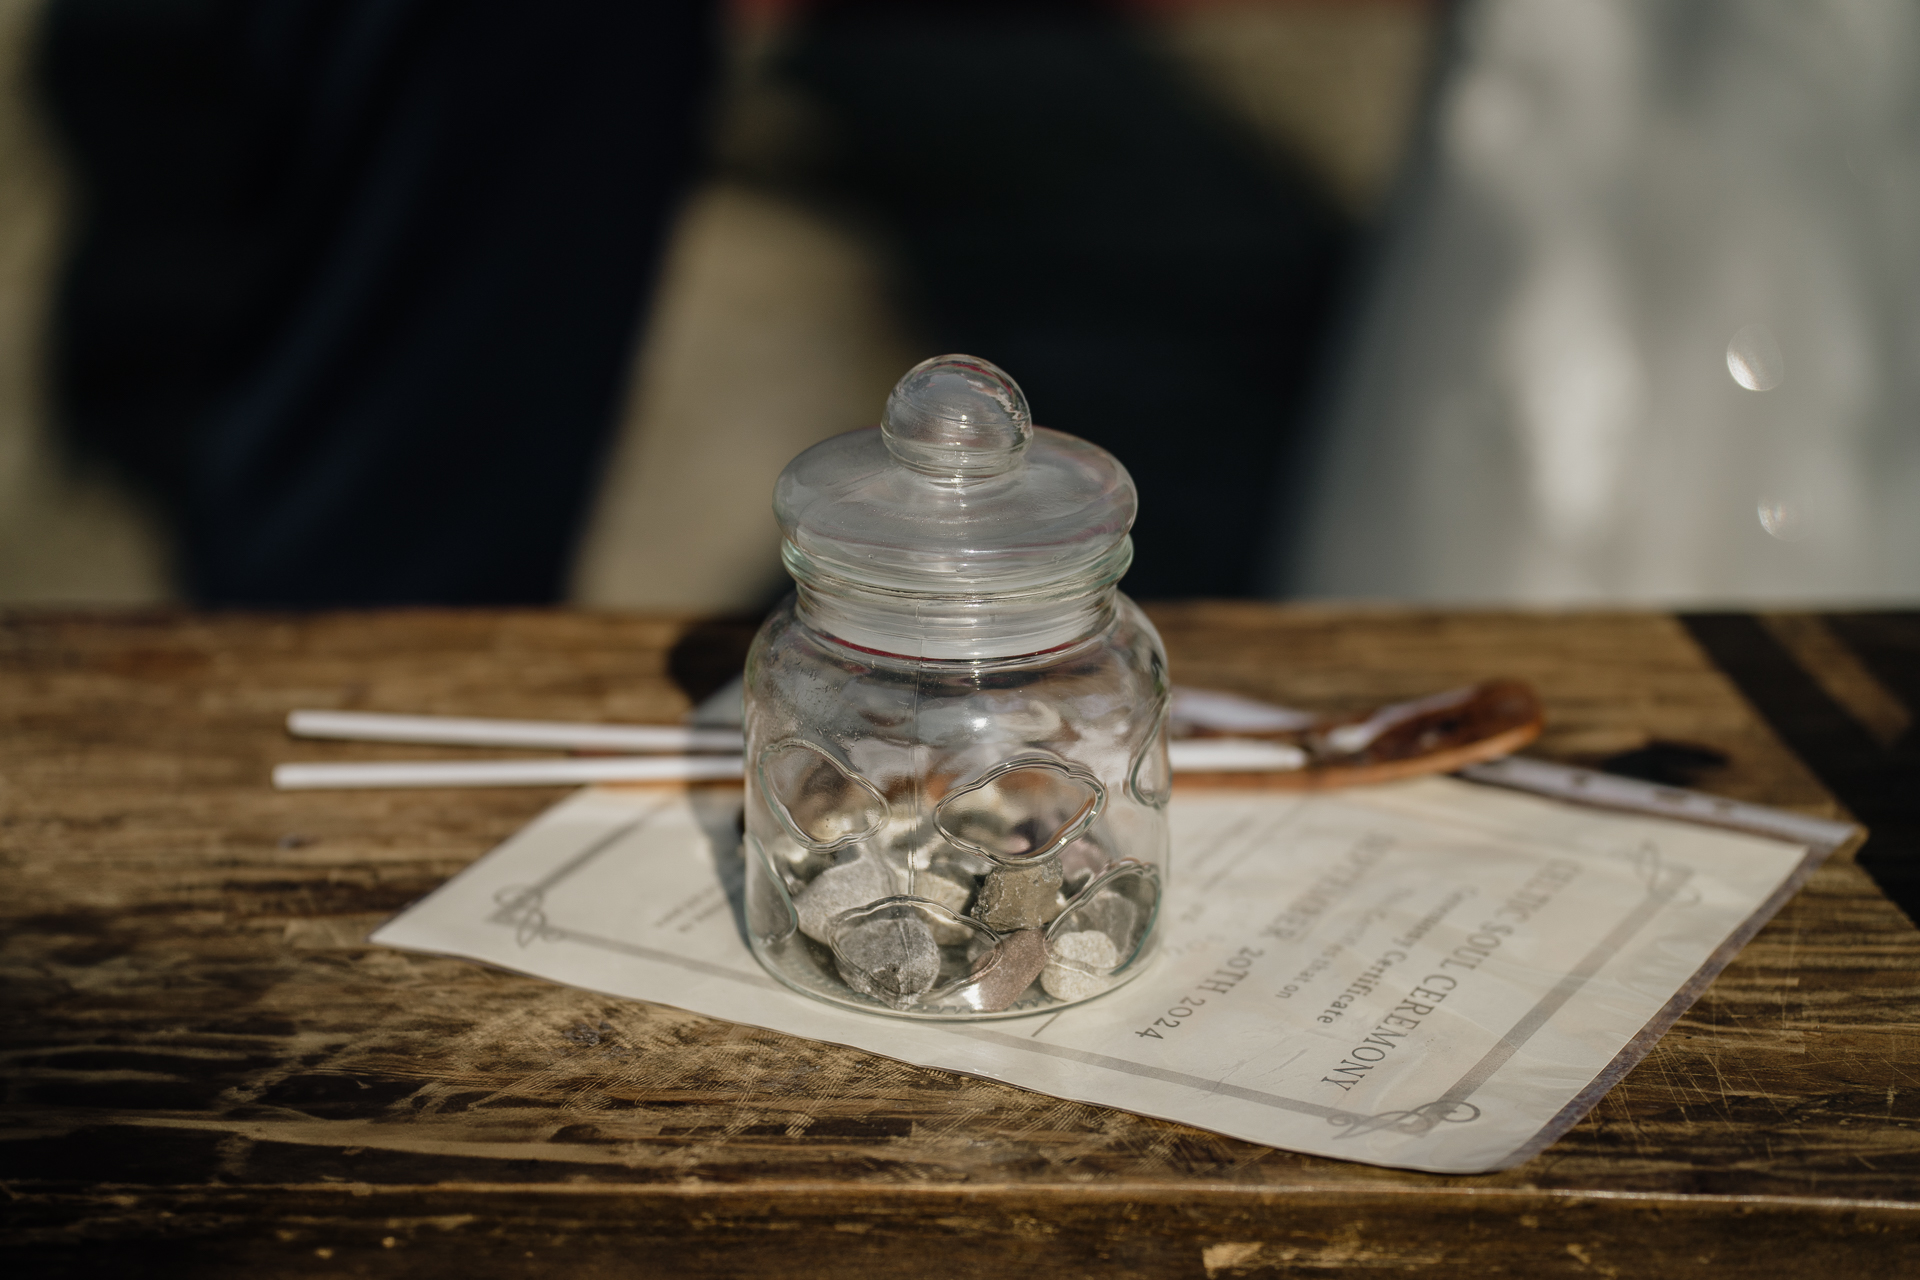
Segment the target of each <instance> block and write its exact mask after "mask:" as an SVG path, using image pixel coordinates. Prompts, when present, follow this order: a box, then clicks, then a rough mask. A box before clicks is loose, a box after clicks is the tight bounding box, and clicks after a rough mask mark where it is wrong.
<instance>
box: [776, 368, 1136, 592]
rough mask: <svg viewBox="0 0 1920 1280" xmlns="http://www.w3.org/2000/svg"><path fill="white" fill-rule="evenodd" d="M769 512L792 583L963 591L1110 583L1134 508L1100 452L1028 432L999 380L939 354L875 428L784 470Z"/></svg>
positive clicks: (1126, 483)
mask: <svg viewBox="0 0 1920 1280" xmlns="http://www.w3.org/2000/svg"><path fill="white" fill-rule="evenodd" d="M773 507H774V515H775V516H776V518H777V519H778V520H779V522H780V530H781V532H782V533H783V534H784V535H785V537H786V549H785V551H786V558H787V564H788V567H789V568H790V569H791V570H793V572H794V574H795V576H796V577H798V578H800V579H801V580H802V581H815V582H816V585H824V584H820V583H818V582H817V581H816V580H817V579H818V578H819V577H820V575H822V574H827V575H831V576H833V577H837V578H841V579H845V580H848V581H850V582H853V583H855V584H858V585H860V586H865V587H871V588H878V589H880V590H884V591H901V592H911V593H918V594H932V595H977V594H991V593H1000V592H1021V591H1031V590H1041V589H1045V588H1047V587H1051V586H1056V585H1066V584H1068V583H1069V582H1071V581H1072V580H1074V579H1076V578H1080V577H1084V576H1086V575H1088V574H1090V573H1097V574H1098V575H1099V576H1100V577H1102V578H1103V579H1104V581H1105V582H1111V581H1113V580H1114V579H1116V578H1117V577H1118V576H1119V574H1120V573H1122V572H1124V571H1125V569H1126V564H1127V561H1128V559H1129V558H1130V554H1129V552H1130V547H1129V546H1127V545H1126V539H1127V530H1128V529H1129V528H1130V527H1131V526H1132V524H1133V518H1134V512H1135V509H1136V507H1137V499H1136V496H1135V493H1134V488H1133V480H1132V478H1131V477H1129V476H1128V475H1127V470H1126V468H1125V467H1123V466H1121V465H1120V462H1119V460H1118V459H1117V458H1115V457H1114V456H1113V455H1112V454H1110V453H1108V452H1107V451H1106V450H1105V449H1102V448H1100V447H1099V446H1097V445H1093V444H1089V443H1087V442H1086V441H1085V440H1080V439H1077V438H1075V437H1073V436H1070V435H1065V434H1063V433H1061V432H1058V431H1049V430H1047V429H1045V428H1043V427H1035V426H1034V425H1033V419H1032V415H1031V414H1030V413H1029V412H1028V409H1027V398H1026V396H1025V395H1023V394H1022V393H1021V391H1020V387H1019V385H1018V384H1017V383H1015V382H1014V380H1013V379H1012V378H1010V377H1008V376H1007V375H1006V374H1005V373H1004V372H1002V371H1001V370H1000V369H998V368H996V367H995V366H994V365H992V364H990V363H988V362H987V361H985V360H981V359H978V358H977V357H974V356H962V355H949V356H938V357H936V358H934V359H932V360H927V361H924V362H922V363H920V364H918V365H915V366H914V367H913V368H912V369H911V370H909V371H908V372H907V375H906V376H905V377H903V378H901V379H900V381H899V383H898V384H897V385H896V386H895V387H894V389H893V394H892V395H890V396H888V397H887V408H886V416H885V418H884V419H883V420H882V422H881V425H880V426H878V427H869V428H868V429H866V430H864V431H850V432H848V433H846V434H845V435H839V436H835V437H833V438H832V439H830V440H823V441H822V442H820V443H819V444H817V445H814V446H813V447H812V448H811V449H808V450H807V451H806V452H804V453H802V454H801V455H800V456H799V457H797V458H795V459H794V460H793V461H792V462H791V463H789V464H788V465H787V469H786V470H785V471H784V472H782V473H781V475H780V480H779V483H778V484H777V485H776V486H775V488H774V499H773ZM1086 585H1088V586H1092V585H1094V584H1092V583H1088V584H1086ZM1102 585H1104V583H1102Z"/></svg>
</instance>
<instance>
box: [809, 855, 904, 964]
mask: <svg viewBox="0 0 1920 1280" xmlns="http://www.w3.org/2000/svg"><path fill="white" fill-rule="evenodd" d="M895 892H896V890H895V889H894V887H893V873H892V872H891V871H889V870H888V869H887V868H886V866H885V865H883V864H882V863H880V862H879V861H878V860H877V859H874V858H857V859H855V860H854V861H852V862H843V863H841V864H840V865H839V866H837V867H828V868H827V869H826V870H825V871H822V872H821V873H820V874H819V875H817V876H815V877H814V878H813V880H812V882H811V883H809V884H808V885H807V887H806V888H804V889H802V890H801V891H800V892H799V893H796V894H794V895H793V910H794V914H795V915H797V916H799V917H800V932H802V933H804V934H806V935H807V936H808V937H809V938H812V939H813V940H814V941H815V942H825V943H831V942H832V941H833V931H832V929H831V927H830V926H831V925H832V923H833V918H834V917H835V916H837V915H839V914H840V913H841V912H842V911H851V910H853V908H855V907H864V906H866V905H867V904H868V903H869V902H875V901H878V900H879V899H881V898H886V897H890V896H892V895H893V894H894V893H895Z"/></svg>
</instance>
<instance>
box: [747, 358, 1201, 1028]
mask: <svg viewBox="0 0 1920 1280" xmlns="http://www.w3.org/2000/svg"><path fill="white" fill-rule="evenodd" d="M1136 505H1137V500H1136V497H1135V492H1134V487H1133V482H1132V480H1131V479H1130V478H1129V477H1128V475H1127V472H1126V469H1125V468H1124V467H1122V466H1121V465H1120V463H1119V462H1118V461H1117V460H1116V459H1115V458H1114V457H1113V456H1112V455H1111V454H1109V453H1107V452H1106V451H1105V450H1103V449H1100V448H1099V447H1097V446H1095V445H1092V444H1089V443H1087V442H1086V441H1084V440H1079V439H1076V438H1075V437H1073V436H1070V435H1065V434H1062V433H1060V432H1057V431H1049V430H1046V429H1044V428H1036V427H1034V426H1033V425H1032V421H1031V417H1030V415H1029V413H1028V409H1027V401H1026V397H1025V396H1024V395H1023V394H1022V393H1021V391H1020V388H1019V386H1018V385H1017V384H1015V382H1014V381H1013V379H1012V378H1010V377H1008V376H1007V375H1006V374H1005V373H1004V372H1002V371H1001V370H1000V369H998V368H996V367H995V366H993V365H992V364H990V363H988V362H987V361H985V360H980V359H975V358H973V357H970V356H942V357H939V358H937V359H933V360H928V361H926V362H924V363H923V364H920V365H917V366H916V367H915V368H913V369H912V370H910V371H909V372H908V373H907V375H906V376H905V377H904V378H902V379H901V380H900V382H899V384H898V385H897V386H895V387H894V389H893V393H892V395H891V396H890V397H889V398H888V400H887V406H886V416H885V419H884V421H883V423H882V425H881V426H879V427H878V428H869V429H867V430H864V431H852V432H848V433H847V434H845V435H841V436H835V437H834V438H832V439H830V440H826V441H824V442H822V443H820V444H817V445H815V446H814V447H812V448H811V449H808V450H807V451H806V452H804V453H802V454H801V455H800V456H799V457H797V458H795V459H794V460H793V461H792V462H791V463H790V464H789V465H788V466H787V469H786V470H785V472H783V473H782V474H781V476H780V480H779V483H778V485H777V487H776V488H775V491H774V512H775V515H776V516H777V517H778V519H779V523H780V528H781V532H782V534H783V535H784V541H783V544H782V555H783V559H784V561H785V563H786V567H787V570H788V571H789V572H790V573H791V574H792V575H793V580H794V583H795V586H796V591H795V593H794V595H792V596H790V597H789V598H788V600H787V601H786V603H784V604H783V605H782V606H781V607H780V608H779V609H777V610H776V611H775V612H774V613H773V615H772V616H771V617H769V618H768V619H767V622H766V624H765V625H764V626H763V627H762V628H761V630H760V634H759V636H758V637H757V638H756V639H755V641H754V645H753V649H752V652H751V654H750V656H749V657H748V659H747V676H746V739H747V741H746V751H747V756H746V763H747V810H746V841H745V845H746V859H747V872H746V877H747V882H746V911H747V924H748V929H749V931H750V933H751V935H752V938H751V941H752V945H753V950H754V954H755V955H756V956H758V957H759V959H760V962H761V963H762V964H763V965H765V966H766V968H767V969H768V971H770V972H771V973H772V974H773V975H774V976H775V977H776V978H778V979H780V980H781V981H782V982H784V983H786V984H788V985H789V986H791V987H794V988H796V989H797V990H799V991H801V992H804V993H805V994H807V995H810V996H814V997H817V998H819V999H822V1000H827V1001H831V1002H833V1003H835V1004H841V1005H847V1006H851V1007H855V1008H859V1009H863V1010H868V1011H873V1012H879V1013H885V1014H890V1015H895V1016H901V1017H910V1018H925V1019H965V1018H981V1017H991V1016H1013V1015H1018V1014H1024V1013H1031V1012H1034V1011H1036V1010H1041V1009H1046V1008H1050V1007H1056V1006H1060V1005H1066V1004H1073V1003H1076V1002H1078V1001H1082V1000H1087V999H1090V998H1092V997H1094V996H1097V995H1099V994H1101V993H1102V992H1104V991H1107V990H1109V989H1111V988H1113V987H1115V986H1118V985H1119V984H1121V983H1123V982H1125V981H1127V980H1128V979H1129V978H1131V977H1133V976H1135V975H1136V974H1138V973H1139V972H1140V971H1141V970H1142V968H1143V967H1144V966H1145V964H1146V962H1147V961H1148V959H1149V958H1150V956H1151V955H1152V952H1153V948H1154V944H1155V941H1156V937H1157V931H1156V924H1157V919H1158V915H1159V910H1160V904H1161V902H1162V900H1163V897H1164V894H1165V892H1166V884H1167V860H1168V836H1167V799H1168V794H1169V790H1170V781H1171V775H1170V773H1169V771H1168V766H1167V745H1166V737H1167V734H1166V720H1167V706H1168V687H1167V676H1166V655H1165V651H1164V650H1163V648H1162V647H1161V643H1160V638H1159V636H1158V635H1157V634H1156V633H1155V632H1154V629H1153V626H1152V624H1151V623H1149V622H1148V621H1147V619H1146V617H1145V615H1143V614H1142V613H1141V612H1140V610H1139V608H1138V607H1137V606H1135V605H1134V603H1133V602H1132V601H1131V600H1129V599H1127V598H1126V597H1125V596H1124V595H1122V594H1121V593H1120V592H1119V590H1118V589H1117V587H1116V586H1115V584H1116V583H1117V582H1118V581H1119V579H1120V576H1121V575H1122V574H1123V573H1124V572H1125V571H1126V568H1127V565H1128V562H1129V561H1130V560H1131V558H1132V555H1133V549H1132V543H1131V541H1130V539H1129V538H1128V530H1129V529H1130V528H1131V526H1132V524H1133V517H1134V512H1135V508H1136Z"/></svg>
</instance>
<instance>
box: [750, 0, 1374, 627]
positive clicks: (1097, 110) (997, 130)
mask: <svg viewBox="0 0 1920 1280" xmlns="http://www.w3.org/2000/svg"><path fill="white" fill-rule="evenodd" d="M784 70H785V73H786V75H787V77H788V78H789V79H790V81H791V82H792V83H793V84H794V85H796V86H797V87H799V88H800V89H801V90H802V91H803V92H804V93H806V94H808V95H809V96H810V97H811V98H812V99H813V100H814V101H815V102H816V103H817V104H819V105H820V106H821V107H822V108H824V115H825V118H826V119H827V120H828V121H829V127H830V133H829V137H828V142H827V146H826V148H825V153H826V155H827V156H828V157H829V159H828V161H827V162H826V163H825V164H824V165H823V166H822V168H821V170H820V172H819V173H818V174H817V175H816V181H818V182H820V183H822V184H824V185H825V186H826V187H827V188H829V191H830V198H835V199H839V200H842V201H846V202H850V203H851V204H852V205H853V206H855V209H856V210H857V212H858V213H860V214H862V215H864V216H865V217H867V218H868V219H870V220H871V222H872V223H873V224H875V225H876V226H877V227H878V228H880V229H881V231H882V234H884V235H885V236H886V237H887V238H888V239H889V240H891V241H892V243H893V245H894V246H895V253H896V260H897V262H898V264H899V267H900V269H901V281H900V284H901V298H902V302H903V304H904V305H903V309H904V311H905V314H906V317H907V319H908V322H909V323H910V324H911V325H913V327H914V328H916V329H917V330H918V331H919V332H920V333H921V334H922V335H923V336H924V338H925V342H926V347H927V350H928V351H929V352H930V353H931V352H934V351H966V352H971V353H975V354H978V355H983V356H985V357H987V358H988V359H991V360H993V361H994V362H996V363H998V364H999V365H1000V366H1001V367H1003V368H1005V369H1007V370H1008V371H1009V372H1011V373H1012V374H1013V375H1014V376H1015V377H1016V378H1017V379H1019V381H1020V383H1021V385H1022V386H1023V387H1024V388H1025V390H1026V392H1027V396H1028V398H1029V400H1030V402H1031V403H1032V404H1033V406H1034V411H1035V415H1036V418H1037V419H1038V420H1039V421H1040V422H1042V423H1045V424H1047V425H1050V426H1054V427H1057V428H1059V429H1061V430H1064V431H1069V432H1072V433H1074V434H1076V435H1080V436H1084V437H1086V438H1087V439H1090V440H1093V441H1095V442H1096V443H1098V444H1101V445H1103V446H1105V447H1106V448H1108V449H1110V450H1111V451H1113V452H1114V453H1115V454H1116V455H1118V456H1119V457H1120V459H1121V460H1122V461H1123V462H1124V463H1125V464H1126V466H1127V467H1128V469H1129V470H1130V471H1131V472H1132V473H1133V477H1134V480H1135V481H1136V482H1137V483H1138V485H1139V488H1140V520H1139V524H1138V526H1137V529H1136V532H1135V548H1136V558H1135V561H1134V567H1133V570H1132V572H1131V573H1130V574H1129V575H1128V577H1127V579H1126V583H1125V585H1126V588H1127V590H1128V591H1130V592H1131V593H1133V594H1134V595H1137V596H1143V597H1171V596H1238V595H1247V594H1251V593H1252V592H1253V591H1254V590H1255V587H1256V585H1257V583H1256V579H1255V577H1254V574H1255V572H1256V570H1257V567H1258V566H1257V558H1256V556H1255V555H1254V554H1252V552H1253V551H1254V549H1255V548H1258V547H1260V546H1261V545H1262V543H1263V541H1264V537H1265V534H1266V530H1267V529H1268V527H1269V526H1270V524H1271V522H1272V521H1273V519H1274V514H1275V513H1274V512H1273V510H1272V501H1273V497H1274V495H1275V491H1276V485H1275V479H1276V476H1277V475H1278V473H1279V470H1280V468H1281V466H1282V460H1283V458H1284V457H1285V456H1286V454H1287V452H1288V449H1289V446H1290V445H1292V444H1293V443H1294V441H1295V439H1296V437H1297V433H1298V432H1299V430H1300V427H1301V423H1300V417H1301V414H1302V410H1303V408H1304V404H1305V397H1304V394H1303V393H1304V391H1305V389H1306V387H1307V386H1308V385H1309V380H1310V378H1311V376H1312V374H1313V373H1314V371H1315V369H1316V363H1317V358H1318V356H1319V355H1320V353H1321V348H1322V339H1323V338H1324V336H1325V335H1326V333H1327V332H1328V330H1329V327H1330V323H1329V321H1330V315H1331V311H1332V308H1333V305H1334V302H1335V299H1336V296H1337V294H1336V289H1337V285H1338V283H1339V280H1340V273H1341V268H1342V265H1343V262H1344V259H1345V253H1346V249H1347V247H1348V244H1349V238H1350V237H1349V228H1348V226H1347V225H1346V224H1345V222H1344V220H1343V219H1342V217H1341V216H1340V214H1339V213H1338V212H1336V210H1335V208H1334V207H1333V205H1332V203H1331V201H1330V200H1329V199H1328V198H1327V197H1326V196H1325V195H1324V194H1321V193H1320V192H1319V191H1317V190H1315V188H1314V187H1313V186H1311V185H1310V184H1309V183H1308V182H1307V181H1306V180H1305V179H1304V178H1303V177H1302V176H1301V175H1300V174H1299V173H1298V172H1295V171H1293V170H1292V169H1291V168H1290V167H1288V166H1285V165H1283V164H1278V163H1275V162H1274V161H1273V159H1272V157H1271V156H1270V155H1268V154H1266V153H1264V152H1263V149H1262V147H1261V145H1260V143H1259V141H1258V140H1257V139H1256V138H1254V137H1253V136H1252V135H1251V134H1250V132H1249V131H1248V130H1247V129H1246V127H1245V126H1244V125H1242V124H1241V123H1240V122H1238V121H1236V120H1234V119H1232V118H1231V117H1230V116H1228V115H1227V114H1226V113H1225V112H1223V111H1221V110H1219V109H1218V108H1216V107H1215V106H1214V105H1213V104H1211V103H1209V102H1207V101H1205V100H1204V99H1202V98H1201V96H1200V95H1199V94H1198V93H1197V92H1196V91H1195V90H1194V88H1193V87H1192V86H1191V85H1190V84H1189V83H1187V82H1186V81H1184V80H1183V79H1181V78H1180V77H1179V76H1178V75H1177V73H1176V69H1175V68H1174V67H1172V66H1170V65H1168V63H1167V62H1166V60H1165V59H1163V58H1160V57H1156V56H1155V55H1154V54H1153V52H1152V51H1151V50H1150V48H1149V47H1148V46H1147V45H1146V44H1145V43H1144V42H1143V41H1142V40H1141V39H1140V38H1139V37H1138V35H1137V33H1136V31H1135V30H1134V29H1132V28H1130V27H1129V26H1128V25H1126V24H1124V23H1123V22H1122V21H1121V20H1120V15H1119V14H1118V13H1117V12H1116V11H1115V6H1112V5H1102V4H1092V3H1074V2H1073V0H1024V2H1021V3H983V2H979V0H974V2H966V0H917V2H906V0H835V2H833V3H824V4H820V5H817V6H815V7H814V9H813V12H812V14H811V15H810V17H809V18H807V19H806V20H805V22H804V24H803V25H802V26H801V27H800V28H799V30H797V31H796V32H795V33H794V36H793V39H792V44H791V47H790V53H789V55H788V57H787V58H786V60H785V64H784Z"/></svg>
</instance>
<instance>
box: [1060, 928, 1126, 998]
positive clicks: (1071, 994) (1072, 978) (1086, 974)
mask: <svg viewBox="0 0 1920 1280" xmlns="http://www.w3.org/2000/svg"><path fill="white" fill-rule="evenodd" d="M1119 963H1120V950H1119V948H1118V947H1115V946H1114V945H1113V939H1112V938H1109V937H1108V936H1107V935H1106V934H1104V933H1101V932H1100V931H1099V930H1097V929H1089V930H1087V931H1085V932H1083V933H1063V934H1061V935H1060V936H1059V937H1057V938H1054V939H1053V940H1052V941H1050V942H1049V943H1048V944H1047V967H1046V968H1045V969H1043V970H1041V972H1040V985H1041V986H1042V987H1044V988H1045V989H1046V992H1047V994H1048V995H1050V996H1052V997H1053V998H1054V999H1055V1000H1085V999H1086V998H1087V997H1088V996H1097V995H1099V994H1100V993H1101V992H1102V991H1105V990H1106V989H1107V988H1109V987H1111V986H1112V985H1113V973H1112V970H1113V967H1114V966H1115V965H1117V964H1119Z"/></svg>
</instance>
